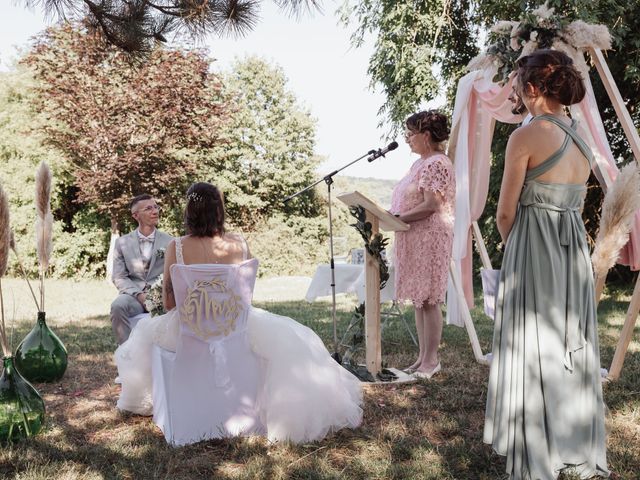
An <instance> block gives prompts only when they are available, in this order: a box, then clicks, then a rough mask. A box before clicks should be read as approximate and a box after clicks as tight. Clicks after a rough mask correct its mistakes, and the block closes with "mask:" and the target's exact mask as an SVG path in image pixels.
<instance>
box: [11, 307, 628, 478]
mask: <svg viewBox="0 0 640 480" xmlns="http://www.w3.org/2000/svg"><path fill="white" fill-rule="evenodd" d="M621 304H623V305H624V302H621ZM258 306H261V307H263V308H265V309H268V310H270V311H272V312H274V313H277V314H281V315H287V316H290V317H293V318H295V319H296V320H298V321H300V322H301V323H303V324H305V325H307V326H309V327H310V328H312V329H313V330H315V331H316V332H317V333H318V334H319V335H320V337H321V338H322V339H323V340H324V341H325V343H326V344H327V345H331V344H332V336H333V327H332V322H331V306H330V303H328V302H317V303H313V304H308V303H306V302H279V303H261V304H258ZM354 306H355V302H351V303H349V302H342V303H340V304H339V307H338V329H339V332H342V331H343V330H344V329H345V328H346V326H347V324H348V322H349V320H350V318H351V310H352V308H353V307H354ZM610 308H611V309H610V310H607V311H608V312H615V313H616V315H617V314H618V313H619V312H620V310H624V309H625V308H626V307H623V306H620V305H617V304H616V305H612V306H611V307H610ZM402 314H403V316H404V318H405V319H406V321H407V324H408V325H409V327H410V328H415V327H414V326H413V311H412V309H410V308H405V309H402ZM472 314H473V316H474V319H475V326H476V329H477V332H478V336H479V339H480V342H481V345H482V349H483V352H485V353H486V352H487V351H489V350H490V347H491V338H492V332H493V322H492V321H491V320H490V319H488V318H487V317H486V316H484V315H483V314H481V313H480V310H479V309H475V310H474V311H473V312H472ZM606 323H607V319H606V317H601V325H602V326H606ZM31 327H32V324H29V323H28V322H22V323H21V324H19V325H18V326H17V330H16V332H15V335H16V337H18V338H21V336H24V335H25V334H26V333H27V332H28V331H29V330H30V328H31ZM53 328H54V331H56V333H57V334H58V335H59V336H60V337H61V339H62V340H63V342H65V344H66V345H67V348H68V350H69V354H70V361H69V369H68V371H67V374H66V375H65V377H64V378H63V380H62V381H61V382H59V383H56V384H37V385H36V387H37V388H38V389H39V391H40V392H41V393H42V395H43V397H44V399H45V402H46V404H47V421H48V424H47V426H46V429H45V431H44V432H43V433H42V434H41V435H39V436H37V437H35V438H33V439H30V440H27V441H25V442H22V443H20V444H16V445H14V446H9V447H6V448H3V449H0V477H2V478H12V477H20V478H27V479H36V478H38V479H39V478H61V477H63V478H106V479H120V478H122V479H129V478H130V479H156V478H157V479H177V480H182V479H193V478H216V479H221V480H226V479H243V480H244V479H255V478H258V479H269V480H271V479H363V480H364V479H369V478H378V479H433V480H436V479H437V480H442V479H478V480H482V479H486V480H495V479H500V478H504V474H503V472H504V466H505V462H504V459H502V458H501V457H499V456H498V455H496V454H493V453H492V451H491V447H490V446H487V445H484V444H483V443H482V430H483V424H484V408H485V401H486V388H487V377H488V372H489V370H488V367H486V366H483V365H479V364H478V363H476V362H475V360H474V358H473V354H472V351H471V347H470V344H469V339H468V335H467V333H466V331H465V330H464V329H460V328H455V327H445V329H444V333H443V345H442V349H441V357H442V365H443V371H442V372H441V373H440V374H438V375H436V376H435V377H434V379H433V380H431V381H420V382H419V383H415V384H411V385H403V386H392V385H390V386H373V387H368V388H367V389H366V392H365V405H364V421H363V425H362V426H361V427H360V428H358V429H356V430H354V431H350V430H344V431H339V432H337V433H336V434H333V435H329V436H328V437H327V438H326V439H324V440H323V441H321V442H314V443H310V444H304V445H288V444H276V445H273V444H269V443H268V442H267V441H266V440H265V439H260V438H249V439H227V440H212V441H206V442H201V443H198V444H195V445H190V446H186V447H181V448H170V447H168V446H167V445H166V443H165V441H164V437H163V436H162V433H161V432H160V431H159V429H157V428H156V427H155V425H154V424H153V423H152V421H151V419H150V418H148V417H139V416H132V415H123V414H120V413H119V412H117V410H116V409H115V403H116V400H117V396H118V394H119V387H118V386H117V385H114V384H113V378H114V377H115V374H116V369H115V366H114V364H113V360H112V354H113V351H114V350H115V347H116V344H115V341H114V340H113V337H112V333H111V326H110V323H109V320H108V317H107V316H99V317H92V318H85V319H82V321H78V322H76V323H67V324H64V325H60V326H56V325H53ZM602 340H603V341H602V356H603V359H608V360H610V357H611V356H612V355H613V350H614V348H615V339H612V338H609V337H606V336H603V339H602ZM416 353H417V348H416V347H415V346H414V345H413V343H412V341H411V338H410V336H409V335H408V333H407V331H406V327H405V325H404V323H403V322H402V321H401V320H400V319H399V318H396V319H394V320H393V321H390V322H389V323H388V326H387V328H386V329H385V331H384V333H383V355H384V360H385V361H386V362H387V363H388V364H389V365H391V366H403V365H408V364H409V363H411V362H412V361H413V360H414V356H415V355H416ZM638 371H640V358H639V354H638V353H637V352H630V353H629V355H628V356H627V359H626V361H625V367H624V369H623V374H622V377H621V379H620V381H619V382H616V383H613V384H609V385H607V386H606V387H605V400H606V402H607V404H608V405H609V408H610V410H611V424H612V432H611V434H610V437H609V452H608V453H609V457H610V462H611V466H612V468H613V469H614V470H615V471H616V472H617V473H618V474H619V475H620V478H625V479H626V478H629V479H631V478H635V477H634V476H633V475H634V474H635V472H637V471H640V452H639V451H638V449H637V430H638V428H640V425H639V422H638V419H637V411H638V409H640V404H639V403H640V399H639V398H638V394H637V392H638V391H640V378H639V376H638V375H637V374H636V373H635V372H638ZM212 408H214V406H212ZM634 412H635V413H634ZM634 415H635V416H634Z"/></svg>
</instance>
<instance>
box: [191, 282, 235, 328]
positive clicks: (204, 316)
mask: <svg viewBox="0 0 640 480" xmlns="http://www.w3.org/2000/svg"><path fill="white" fill-rule="evenodd" d="M241 310H242V302H241V299H240V296H238V295H236V294H234V293H233V292H231V291H229V289H228V288H227V286H226V285H225V284H224V282H223V281H222V280H220V279H216V278H213V279H211V280H208V281H204V280H197V281H196V282H195V283H194V285H193V288H190V289H189V290H188V291H187V298H185V300H184V302H183V303H182V306H181V307H180V319H181V320H182V321H183V322H184V323H185V324H187V325H188V326H189V328H190V329H191V330H192V331H193V333H195V334H196V335H197V336H198V337H200V338H202V339H203V340H207V339H208V338H211V337H218V336H225V337H226V336H227V335H229V334H230V333H231V332H232V331H233V330H234V329H235V327H236V321H237V319H238V317H239V316H240V312H241ZM205 321H209V322H210V323H211V324H213V325H215V328H214V329H213V330H210V329H208V328H207V326H206V324H205V323H204V322H205Z"/></svg>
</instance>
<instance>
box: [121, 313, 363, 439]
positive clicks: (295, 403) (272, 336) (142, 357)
mask: <svg viewBox="0 0 640 480" xmlns="http://www.w3.org/2000/svg"><path fill="white" fill-rule="evenodd" d="M247 329H248V337H249V343H250V345H251V348H252V350H253V351H254V353H255V354H256V355H258V356H259V357H261V358H262V359H264V360H265V362H264V364H265V369H266V371H265V375H264V384H263V385H262V388H261V394H260V398H259V401H258V404H259V405H260V416H261V417H262V421H263V425H265V427H266V430H267V437H268V438H269V440H271V441H291V442H294V443H300V442H308V441H314V440H320V439H322V438H324V437H325V436H326V435H327V433H329V432H331V431H336V430H338V429H341V428H344V427H349V428H355V427H357V426H358V425H360V423H361V421H362V408H361V406H360V405H361V404H362V389H361V384H360V381H359V380H358V379H357V378H356V377H354V376H353V375H352V374H351V373H349V372H348V371H347V370H345V369H344V368H342V367H341V366H340V365H338V363H336V361H335V360H333V358H332V357H331V355H330V354H329V352H328V351H327V349H326V348H325V346H324V344H323V343H322V340H320V338H319V337H318V336H317V335H316V333H315V332H314V331H313V330H311V329H310V328H307V327H305V326H303V325H301V324H299V323H298V322H296V321H295V320H293V319H291V318H289V317H283V316H280V315H275V314H273V313H270V312H267V311H265V310H262V309H259V308H251V310H250V312H249V317H248V320H247ZM178 332H179V318H178V315H177V313H176V311H175V310H172V311H170V312H169V313H167V314H165V315H160V316H157V317H150V318H144V319H142V320H141V321H140V322H138V324H137V325H136V327H135V328H134V329H133V331H132V332H131V335H130V336H129V339H128V340H127V341H126V342H125V343H123V344H122V345H120V347H118V349H117V350H116V352H115V362H116V365H117V367H118V375H119V376H120V381H121V384H122V392H121V394H120V398H119V399H118V404H117V406H118V408H119V409H120V410H125V411H129V412H133V413H136V414H140V415H151V414H152V413H153V401H152V398H151V388H152V385H151V348H152V346H153V344H154V343H155V344H158V345H160V346H161V347H163V348H165V349H167V350H173V351H175V347H176V343H177V338H178V334H179V333H178Z"/></svg>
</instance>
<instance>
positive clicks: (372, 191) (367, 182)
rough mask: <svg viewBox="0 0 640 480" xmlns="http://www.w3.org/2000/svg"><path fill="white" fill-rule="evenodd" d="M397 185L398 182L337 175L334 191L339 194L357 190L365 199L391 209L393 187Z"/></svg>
mask: <svg viewBox="0 0 640 480" xmlns="http://www.w3.org/2000/svg"><path fill="white" fill-rule="evenodd" d="M396 183H398V181H397V180H380V179H378V178H361V177H349V176H342V175H337V176H336V177H335V183H334V187H335V189H334V191H335V192H336V193H337V194H338V193H341V192H351V191H353V190H357V191H358V192H360V193H361V194H363V195H364V196H365V197H368V198H370V199H371V200H373V201H375V202H376V203H377V204H378V205H380V206H381V207H382V208H389V207H390V206H391V192H393V187H394V186H395V184H396Z"/></svg>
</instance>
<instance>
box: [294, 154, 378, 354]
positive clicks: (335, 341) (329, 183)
mask: <svg viewBox="0 0 640 480" xmlns="http://www.w3.org/2000/svg"><path fill="white" fill-rule="evenodd" d="M365 157H370V158H369V162H372V161H373V160H375V159H376V158H378V157H384V153H382V151H381V150H380V149H378V150H369V151H368V152H367V153H365V154H364V155H362V156H360V157H358V158H356V159H355V160H353V161H352V162H350V163H347V164H346V165H344V166H342V167H340V168H339V169H337V170H334V171H333V172H331V173H329V174H327V175H325V176H324V177H322V178H321V179H320V180H318V181H316V182H314V183H312V184H311V185H308V186H306V187H305V188H303V189H302V190H300V191H298V192H296V193H294V194H293V195H289V196H288V197H286V198H285V199H284V200H283V203H287V202H288V201H289V200H292V199H294V198H296V197H298V196H300V195H302V194H303V193H305V192H308V191H309V190H311V189H312V188H314V187H315V186H316V185H318V184H319V183H322V182H324V183H326V184H327V203H328V205H329V260H330V261H329V266H330V269H331V320H332V322H333V355H331V356H332V357H333V359H334V360H335V361H336V362H338V363H340V364H342V359H341V358H340V353H339V352H338V327H337V320H336V267H335V263H334V260H333V218H332V216H331V186H332V185H333V177H334V176H335V175H336V174H338V173H339V172H341V171H342V170H344V169H345V168H347V167H350V166H351V165H353V164H354V163H356V162H358V161H360V160H362V159H363V158H365Z"/></svg>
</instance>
